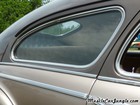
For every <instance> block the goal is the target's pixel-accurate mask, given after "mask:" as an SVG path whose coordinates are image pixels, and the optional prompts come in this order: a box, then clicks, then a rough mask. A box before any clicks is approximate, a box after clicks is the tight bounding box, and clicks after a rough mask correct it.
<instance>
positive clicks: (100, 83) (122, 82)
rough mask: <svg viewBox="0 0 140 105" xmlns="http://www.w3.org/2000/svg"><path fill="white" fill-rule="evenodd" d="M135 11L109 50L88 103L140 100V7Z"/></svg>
mask: <svg viewBox="0 0 140 105" xmlns="http://www.w3.org/2000/svg"><path fill="white" fill-rule="evenodd" d="M134 4H135V3H134ZM135 6H136V4H135ZM127 12H128V11H127V9H126V13H127ZM128 14H129V13H128ZM136 14H138V15H136V16H134V18H132V22H131V23H130V24H129V25H128V27H127V28H126V29H125V31H124V32H123V34H121V36H120V38H119V39H118V41H117V42H116V44H115V46H114V47H113V49H112V51H111V53H110V54H109V56H108V58H107V60H106V62H105V64H104V66H103V68H102V70H101V72H100V74H99V76H98V79H97V81H96V83H95V84H94V86H93V88H92V91H91V93H90V95H91V97H90V98H89V100H88V104H89V105H90V104H92V103H93V102H94V103H95V102H96V103H97V104H99V105H100V104H101V105H139V104H140V95H139V94H140V79H139V78H140V74H139V67H140V63H139V61H140V59H139V58H140V51H139V47H138V46H133V43H135V42H136V41H137V42H139V32H140V23H139V20H140V18H139V17H140V14H139V8H138V10H137V12H136ZM126 18H127V17H126Z"/></svg>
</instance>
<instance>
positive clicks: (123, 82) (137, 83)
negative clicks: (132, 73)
mask: <svg viewBox="0 0 140 105" xmlns="http://www.w3.org/2000/svg"><path fill="white" fill-rule="evenodd" d="M98 80H102V81H108V82H113V83H121V84H127V85H133V86H140V82H138V81H133V80H127V79H119V78H114V77H106V76H99V77H98Z"/></svg>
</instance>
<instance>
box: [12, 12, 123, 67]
mask: <svg viewBox="0 0 140 105" xmlns="http://www.w3.org/2000/svg"><path fill="white" fill-rule="evenodd" d="M80 15H81V14H80ZM80 15H79V16H78V17H76V18H73V19H72V18H71V19H70V20H68V19H67V20H63V21H61V22H59V23H57V24H54V25H51V26H47V27H45V28H43V29H41V30H39V31H36V32H34V33H32V34H30V35H28V36H26V37H24V38H23V39H22V40H21V42H20V43H19V44H18V46H17V47H16V48H15V50H14V59H16V60H22V61H32V62H38V61H39V62H50V63H60V64H71V65H86V64H89V63H91V62H93V61H94V60H95V59H96V58H97V57H98V55H99V54H100V53H101V51H102V50H103V48H104V47H105V45H106V44H107V42H108V41H109V39H110V37H111V36H112V35H113V33H114V31H115V30H116V28H117V27H118V25H119V23H120V21H121V18H122V14H121V12H120V11H118V10H111V11H106V12H100V13H96V14H93V13H84V14H82V16H80Z"/></svg>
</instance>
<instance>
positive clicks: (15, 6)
mask: <svg viewBox="0 0 140 105" xmlns="http://www.w3.org/2000/svg"><path fill="white" fill-rule="evenodd" d="M41 1H42V0H0V33H1V32H2V31H3V30H4V29H6V28H7V27H8V26H9V25H11V24H12V23H13V22H15V21H17V20H18V19H19V18H21V17H23V16H24V15H25V14H27V13H29V12H31V11H32V10H34V9H36V8H37V7H39V6H41Z"/></svg>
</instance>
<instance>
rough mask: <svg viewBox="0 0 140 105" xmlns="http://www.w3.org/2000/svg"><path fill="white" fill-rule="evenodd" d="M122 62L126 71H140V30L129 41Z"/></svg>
mask: <svg viewBox="0 0 140 105" xmlns="http://www.w3.org/2000/svg"><path fill="white" fill-rule="evenodd" d="M120 63H121V67H122V69H123V70H124V71H126V72H129V73H132V74H134V73H140V31H138V32H137V33H136V35H135V37H134V38H133V40H132V41H131V42H130V43H129V46H128V47H127V49H126V51H125V53H124V54H123V57H122V59H121V62H120Z"/></svg>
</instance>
